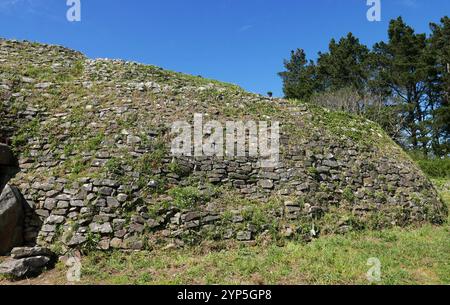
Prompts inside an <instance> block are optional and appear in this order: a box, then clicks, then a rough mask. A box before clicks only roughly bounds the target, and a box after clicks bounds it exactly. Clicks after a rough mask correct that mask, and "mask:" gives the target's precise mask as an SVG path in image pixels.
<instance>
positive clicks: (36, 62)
mask: <svg viewBox="0 0 450 305" xmlns="http://www.w3.org/2000/svg"><path fill="white" fill-rule="evenodd" d="M0 101H1V103H0V138H2V139H3V140H4V141H7V142H8V143H11V146H12V147H13V148H14V150H15V152H16V154H17V156H18V158H19V160H20V167H21V173H20V174H18V175H17V176H16V178H15V179H14V180H13V181H11V183H13V184H15V185H17V186H18V188H19V189H20V190H21V192H22V193H23V195H24V197H25V199H26V200H27V202H28V205H29V206H30V207H31V209H30V211H28V212H27V217H26V220H25V240H26V241H27V242H28V243H34V242H35V241H37V242H38V243H39V244H51V245H53V246H54V247H58V249H66V248H68V247H85V248H89V247H99V248H101V249H109V248H111V247H112V248H126V249H142V248H152V247H158V246H165V245H170V246H178V245H185V244H193V243H197V242H200V241H202V240H205V239H213V240H224V239H238V240H241V241H250V240H254V239H256V240H261V239H280V238H299V239H305V240H309V239H311V238H313V237H316V236H318V235H320V234H326V233H336V232H337V233H345V232H348V231H351V230H361V229H381V228H386V227H390V226H406V225H411V224H421V223H436V224H439V223H442V222H443V221H444V219H445V218H446V215H447V210H446V208H445V206H444V204H443V203H442V201H441V200H440V199H439V198H438V195H437V192H436V191H435V189H434V188H433V186H432V185H431V183H430V181H429V180H428V179H427V178H426V177H425V175H424V174H423V173H422V172H421V171H420V170H419V169H418V168H417V166H416V165H415V164H414V163H413V162H412V161H411V160H410V159H409V158H408V156H407V155H406V154H405V153H404V152H403V151H402V150H401V148H400V147H399V146H397V145H396V144H395V143H394V142H393V141H392V140H391V139H390V138H389V137H388V136H387V135H386V134H385V133H384V132H383V130H382V129H381V128H380V127H379V126H378V125H376V124H375V123H373V122H370V121H367V120H364V119H362V118H359V117H355V116H351V115H348V114H345V113H340V112H330V111H327V110H325V109H322V108H319V107H314V106H311V105H306V104H302V103H300V102H298V101H288V100H282V99H269V98H265V97H262V96H259V95H255V94H251V93H247V92H245V91H244V90H242V89H241V88H239V87H237V86H234V85H230V84H225V83H221V82H217V81H212V80H207V79H204V78H201V77H193V76H188V75H184V74H180V73H175V72H170V71H165V70H163V69H161V68H157V67H154V66H148V65H141V64H137V63H133V62H125V61H120V60H107V59H96V60H91V59H87V58H86V57H85V56H83V55H82V54H81V53H79V52H75V51H72V50H68V49H66V48H63V47H58V46H50V45H44V44H37V43H30V42H20V41H9V40H0ZM194 113H201V114H203V115H204V117H205V118H207V119H208V120H217V121H219V122H222V123H225V122H226V121H250V120H253V121H279V122H280V124H281V127H280V132H281V137H280V162H279V164H278V165H277V166H276V167H274V168H262V167H261V166H259V163H258V160H256V159H255V158H253V157H236V158H227V157H224V158H222V157H220V158H219V157H200V158H194V157H176V158H175V157H173V156H172V155H171V153H170V143H171V139H172V138H173V135H171V133H170V131H171V129H170V128H171V124H173V122H175V121H179V120H183V121H189V122H192V120H193V116H194Z"/></svg>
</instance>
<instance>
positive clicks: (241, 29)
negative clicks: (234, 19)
mask: <svg viewBox="0 0 450 305" xmlns="http://www.w3.org/2000/svg"><path fill="white" fill-rule="evenodd" d="M252 27H253V25H252V24H247V25H243V26H241V27H240V28H239V29H238V32H239V33H242V32H246V31H248V30H250V29H251V28H252Z"/></svg>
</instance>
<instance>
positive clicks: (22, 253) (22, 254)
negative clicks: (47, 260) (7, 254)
mask: <svg viewBox="0 0 450 305" xmlns="http://www.w3.org/2000/svg"><path fill="white" fill-rule="evenodd" d="M33 256H47V257H52V256H53V252H52V251H51V250H50V249H48V248H43V247H32V248H29V247H18V248H14V249H12V250H11V257H12V258H14V259H20V258H27V257H33Z"/></svg>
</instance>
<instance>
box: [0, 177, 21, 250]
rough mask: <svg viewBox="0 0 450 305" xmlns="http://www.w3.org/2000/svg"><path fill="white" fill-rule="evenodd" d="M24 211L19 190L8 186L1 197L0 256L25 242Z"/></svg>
mask: <svg viewBox="0 0 450 305" xmlns="http://www.w3.org/2000/svg"><path fill="white" fill-rule="evenodd" d="M23 221H24V210H23V204H22V196H21V195H20V192H19V191H18V189H17V188H15V187H13V186H9V185H7V186H6V187H5V189H4V190H3V192H2V194H1V195H0V255H5V254H7V253H8V252H9V251H11V249H12V248H14V247H17V246H20V245H22V242H23Z"/></svg>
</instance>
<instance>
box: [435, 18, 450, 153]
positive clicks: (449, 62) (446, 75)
mask: <svg viewBox="0 0 450 305" xmlns="http://www.w3.org/2000/svg"><path fill="white" fill-rule="evenodd" d="M430 27H431V31H432V35H431V38H430V43H431V50H432V51H433V55H434V56H435V58H436V64H437V65H436V70H437V71H436V74H437V80H436V82H435V83H434V84H433V85H434V86H433V87H432V89H433V90H431V91H432V92H431V94H432V102H433V103H432V105H431V107H432V108H431V112H432V115H433V117H434V120H433V121H432V122H431V123H432V124H431V128H432V129H433V138H432V147H433V150H434V151H437V152H438V155H445V154H448V153H449V152H450V124H449V122H450V99H449V95H450V18H449V17H444V18H442V19H441V24H434V23H431V25H430Z"/></svg>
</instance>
